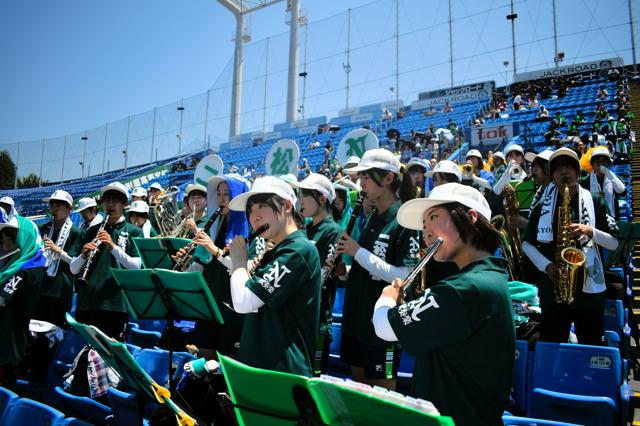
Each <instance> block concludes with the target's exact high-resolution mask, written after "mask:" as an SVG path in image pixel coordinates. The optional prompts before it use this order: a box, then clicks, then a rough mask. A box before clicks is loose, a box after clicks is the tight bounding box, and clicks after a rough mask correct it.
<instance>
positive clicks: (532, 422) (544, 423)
mask: <svg viewBox="0 0 640 426" xmlns="http://www.w3.org/2000/svg"><path fill="white" fill-rule="evenodd" d="M502 422H503V423H504V426H578V425H576V424H575V423H564V422H558V421H555V420H543V419H532V418H530V417H515V416H507V415H505V416H502Z"/></svg>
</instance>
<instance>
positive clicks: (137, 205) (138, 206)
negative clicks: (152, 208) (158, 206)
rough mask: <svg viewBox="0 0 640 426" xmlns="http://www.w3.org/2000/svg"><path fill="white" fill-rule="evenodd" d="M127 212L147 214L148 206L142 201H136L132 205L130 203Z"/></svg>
mask: <svg viewBox="0 0 640 426" xmlns="http://www.w3.org/2000/svg"><path fill="white" fill-rule="evenodd" d="M129 212H133V213H146V214H149V204H147V203H146V202H144V201H142V200H136V201H134V202H133V203H131V207H129Z"/></svg>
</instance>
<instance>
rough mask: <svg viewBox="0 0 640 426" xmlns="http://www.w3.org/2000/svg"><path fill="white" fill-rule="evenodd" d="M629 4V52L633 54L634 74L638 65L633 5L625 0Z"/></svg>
mask: <svg viewBox="0 0 640 426" xmlns="http://www.w3.org/2000/svg"><path fill="white" fill-rule="evenodd" d="M627 3H628V5H629V27H630V29H631V54H632V56H633V73H634V74H635V73H636V72H637V71H638V66H637V65H636V35H635V32H634V31H633V7H632V6H631V0H627Z"/></svg>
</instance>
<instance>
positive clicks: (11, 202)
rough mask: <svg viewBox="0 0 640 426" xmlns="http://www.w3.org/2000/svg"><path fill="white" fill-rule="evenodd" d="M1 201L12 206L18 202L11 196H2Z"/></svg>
mask: <svg viewBox="0 0 640 426" xmlns="http://www.w3.org/2000/svg"><path fill="white" fill-rule="evenodd" d="M0 203H3V204H9V205H10V206H15V205H16V203H15V202H14V201H13V198H11V197H2V198H0Z"/></svg>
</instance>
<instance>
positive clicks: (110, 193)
mask: <svg viewBox="0 0 640 426" xmlns="http://www.w3.org/2000/svg"><path fill="white" fill-rule="evenodd" d="M111 197H113V198H115V199H116V200H118V201H119V202H120V203H122V204H123V205H125V206H126V205H127V204H128V203H129V197H127V196H126V195H124V194H123V193H122V192H120V191H116V190H115V189H110V190H108V191H105V193H104V194H102V198H101V199H100V202H101V203H104V199H105V198H111Z"/></svg>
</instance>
